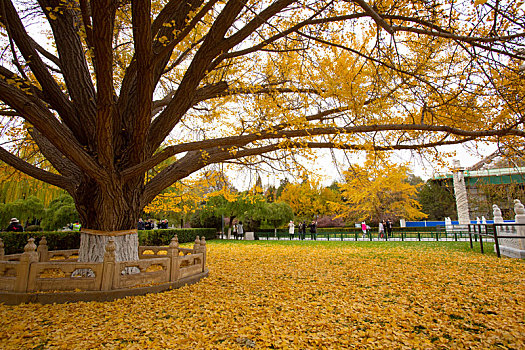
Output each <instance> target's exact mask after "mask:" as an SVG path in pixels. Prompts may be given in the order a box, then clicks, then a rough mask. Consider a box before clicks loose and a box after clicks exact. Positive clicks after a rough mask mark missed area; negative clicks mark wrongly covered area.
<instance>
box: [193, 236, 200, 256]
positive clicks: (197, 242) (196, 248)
mask: <svg viewBox="0 0 525 350" xmlns="http://www.w3.org/2000/svg"><path fill="white" fill-rule="evenodd" d="M200 245H201V240H200V239H199V236H197V237H195V244H194V245H193V254H197V253H199V252H200Z"/></svg>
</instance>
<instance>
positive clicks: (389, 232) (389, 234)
mask: <svg viewBox="0 0 525 350" xmlns="http://www.w3.org/2000/svg"><path fill="white" fill-rule="evenodd" d="M393 226H394V225H393V224H392V220H390V219H388V220H387V221H386V232H387V237H392V227H393Z"/></svg>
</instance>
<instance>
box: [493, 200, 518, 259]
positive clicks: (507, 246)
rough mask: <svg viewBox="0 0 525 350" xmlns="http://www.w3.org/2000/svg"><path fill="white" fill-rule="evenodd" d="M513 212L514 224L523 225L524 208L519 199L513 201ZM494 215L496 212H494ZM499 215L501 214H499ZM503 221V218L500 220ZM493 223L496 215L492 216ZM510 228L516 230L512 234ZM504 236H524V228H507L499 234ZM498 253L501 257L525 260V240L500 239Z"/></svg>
mask: <svg viewBox="0 0 525 350" xmlns="http://www.w3.org/2000/svg"><path fill="white" fill-rule="evenodd" d="M514 212H515V213H516V217H515V221H514V222H515V223H516V224H525V208H524V207H523V204H521V202H520V200H519V199H515V200H514ZM494 214H496V210H495V211H494ZM499 214H500V215H501V213H499ZM501 221H503V218H501ZM494 222H496V215H494ZM512 227H515V228H516V230H515V231H514V232H513V230H511V228H512ZM500 233H501V234H503V235H505V236H522V237H524V236H525V226H512V225H509V226H507V229H505V230H504V231H503V232H500ZM499 245H500V247H499V249H500V252H501V255H504V256H508V257H511V258H520V259H525V239H521V238H502V239H500V244H499Z"/></svg>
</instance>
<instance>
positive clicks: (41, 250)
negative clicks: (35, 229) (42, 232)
mask: <svg viewBox="0 0 525 350" xmlns="http://www.w3.org/2000/svg"><path fill="white" fill-rule="evenodd" d="M36 252H37V253H38V261H40V262H47V261H49V248H48V247H47V240H46V237H45V236H44V237H42V238H41V239H40V242H39V243H38V248H36Z"/></svg>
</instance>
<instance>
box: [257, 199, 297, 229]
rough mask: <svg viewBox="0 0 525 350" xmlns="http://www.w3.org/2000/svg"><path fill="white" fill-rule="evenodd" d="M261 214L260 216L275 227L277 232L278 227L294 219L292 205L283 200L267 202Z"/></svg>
mask: <svg viewBox="0 0 525 350" xmlns="http://www.w3.org/2000/svg"><path fill="white" fill-rule="evenodd" d="M261 214H262V215H259V216H258V218H260V219H262V220H264V221H266V222H267V223H268V224H269V225H270V226H271V227H273V229H274V232H275V233H277V228H278V227H280V226H283V225H285V224H286V223H288V222H290V220H292V219H293V211H292V207H290V206H289V205H288V203H285V202H281V201H279V202H270V203H268V202H267V203H266V205H265V206H264V207H263V210H262V213H261Z"/></svg>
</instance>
